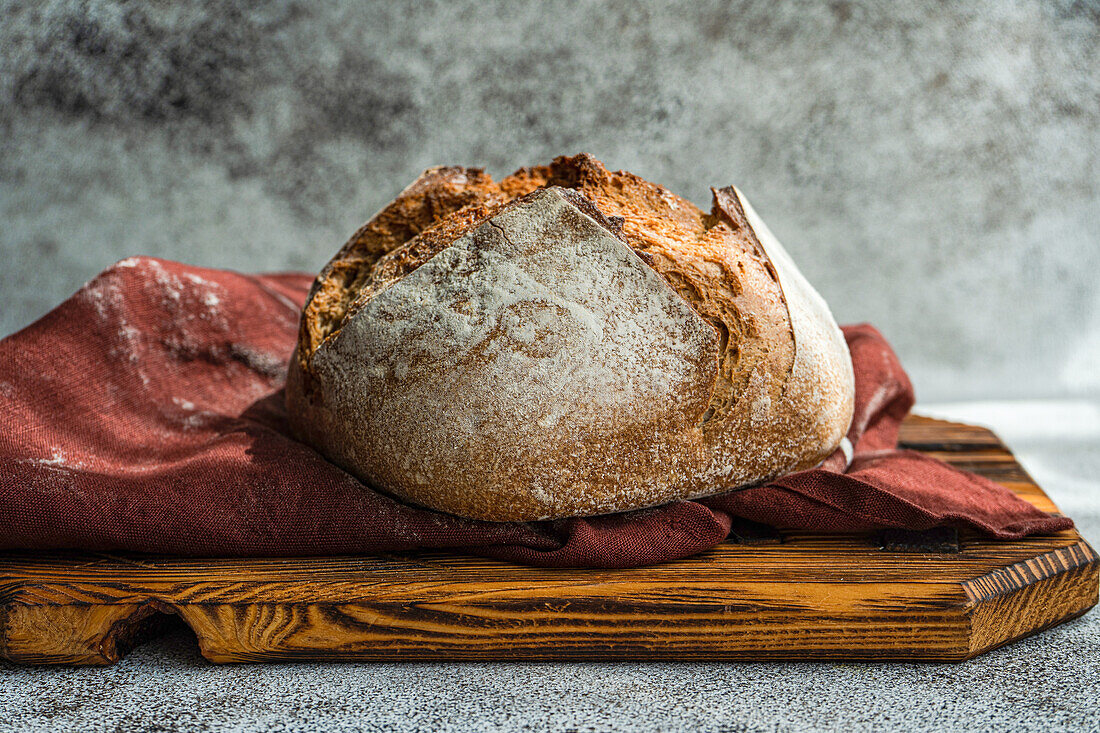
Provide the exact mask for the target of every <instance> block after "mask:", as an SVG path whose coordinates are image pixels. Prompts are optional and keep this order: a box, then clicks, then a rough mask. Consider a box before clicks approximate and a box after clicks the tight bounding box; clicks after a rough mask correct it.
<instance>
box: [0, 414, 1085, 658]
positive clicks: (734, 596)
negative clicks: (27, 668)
mask: <svg viewBox="0 0 1100 733" xmlns="http://www.w3.org/2000/svg"><path fill="white" fill-rule="evenodd" d="M902 443H903V444H904V445H906V446H908V447H910V448H914V449H917V450H921V451H924V452H926V453H929V454H931V455H934V456H936V457H938V458H941V459H943V460H946V461H948V462H949V463H952V464H954V465H956V466H959V467H961V468H965V469H969V470H971V471H976V472H978V473H981V474H983V475H985V476H988V477H989V478H991V479H993V480H995V481H998V482H999V483H1001V484H1003V485H1005V486H1007V487H1009V488H1010V489H1012V490H1013V491H1015V492H1016V493H1017V494H1019V495H1020V496H1022V497H1024V498H1025V499H1027V500H1028V501H1030V502H1031V503H1033V504H1035V505H1036V506H1038V507H1040V508H1041V509H1043V510H1045V511H1056V508H1055V506H1054V504H1053V503H1052V502H1051V501H1050V499H1049V498H1048V497H1047V496H1046V494H1044V493H1043V491H1042V490H1041V489H1040V488H1039V487H1038V486H1037V485H1036V484H1035V483H1034V481H1032V480H1031V478H1030V477H1029V476H1028V475H1027V473H1026V472H1025V471H1024V470H1023V469H1022V468H1021V467H1020V465H1019V464H1018V463H1017V462H1016V460H1015V459H1014V458H1013V456H1012V454H1011V453H1010V452H1009V451H1008V450H1007V449H1006V448H1005V446H1004V445H1003V444H1002V443H1001V442H1000V440H998V439H997V437H996V436H995V435H993V434H992V433H991V432H989V431H988V430H985V429H984V428H977V427H972V426H967V425H958V424H954V423H947V422H941V421H936V420H931V419H928V418H921V417H912V418H910V419H909V420H908V421H907V422H906V423H905V425H904V426H903V430H902ZM738 531H739V532H740V534H741V535H742V540H741V541H729V542H727V543H724V544H723V545H721V546H719V547H717V548H715V549H713V550H711V551H709V552H706V553H704V554H702V555H697V556H695V557H692V558H689V559H686V560H680V561H676V562H670V563H666V564H663V565H659V566H655V567H647V568H637V569H633V570H546V569H538V568H529V567H523V566H519V565H512V564H509V563H505V562H498V561H494V560H485V559H479V558H474V557H467V556H462V555H455V554H450V553H442V552H431V553H421V554H416V555H404V556H396V555H387V556H372V557H328V558H286V559H258V560H236V559H182V558H160V557H156V558H154V557H148V556H134V555H126V556H121V555H107V554H76V553H66V554H50V555H28V554H7V555H0V629H2V635H0V656H3V657H4V658H6V659H9V660H12V661H15V662H23V663H29V664H110V663H112V662H114V661H116V660H118V659H119V657H120V655H121V654H122V653H124V650H125V648H126V647H127V646H128V645H129V644H131V643H133V642H134V641H135V640H137V639H140V638H141V636H142V635H143V633H147V632H148V631H149V629H151V628H156V627H157V625H158V624H157V622H158V621H161V620H163V619H164V618H165V616H164V614H174V615H178V616H179V617H180V618H182V620H183V621H184V622H185V623H186V624H187V625H188V626H189V627H190V628H191V629H192V630H193V631H194V632H195V634H196V636H197V637H198V640H199V646H200V648H201V650H202V653H203V655H204V656H205V657H206V658H207V659H210V660H212V661H215V662H245V661H255V660H265V661H267V660H290V659H296V660H301V659H326V660H336V659H341V660H383V661H390V662H392V661H396V660H503V659H509V660H628V659H629V660H725V659H739V660H750V659H756V660H762V659H790V660H804V659H852V660H856V659H879V660H885V659H893V660H962V659H967V658H970V657H973V656H975V655H977V654H981V653H982V652H984V651H987V650H989V649H992V648H994V647H997V646H1000V645H1002V644H1005V643H1007V642H1010V641H1013V640H1014V639H1019V638H1021V637H1023V636H1027V635H1029V634H1033V633H1035V632H1037V631H1040V630H1042V629H1045V628H1047V627H1050V626H1053V625H1054V624H1058V623H1061V622H1063V621H1066V620H1067V619H1071V618H1074V617H1076V616H1079V615H1081V614H1082V613H1084V612H1085V611H1087V610H1088V609H1089V608H1091V607H1092V606H1093V605H1095V604H1096V602H1097V573H1098V568H1100V561H1098V559H1097V555H1096V553H1095V552H1094V551H1093V549H1092V548H1091V547H1089V545H1088V544H1087V543H1086V542H1084V541H1083V540H1082V539H1081V536H1080V535H1079V534H1078V533H1077V532H1076V531H1067V532H1062V533H1059V534H1057V535H1050V536H1044V537H1032V538H1028V539H1025V540H1020V541H1013V542H998V541H990V540H984V539H980V538H978V537H976V536H973V535H968V534H965V533H963V534H962V535H961V536H959V535H957V534H955V533H954V532H953V531H950V530H948V531H940V532H936V531H933V532H931V533H924V534H922V535H905V534H904V533H901V534H898V533H895V534H887V535H873V536H872V535H853V534H831V535H825V534H807V533H799V532H782V533H780V534H779V535H778V536H769V533H768V532H766V531H765V532H761V531H759V527H756V528H754V527H752V526H751V525H745V526H743V527H741V528H739V529H738ZM772 534H773V535H774V534H775V533H772Z"/></svg>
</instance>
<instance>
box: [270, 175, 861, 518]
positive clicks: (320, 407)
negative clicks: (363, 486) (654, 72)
mask: <svg viewBox="0 0 1100 733" xmlns="http://www.w3.org/2000/svg"><path fill="white" fill-rule="evenodd" d="M712 190H713V189H712ZM713 196H714V201H713V206H712V209H711V212H710V213H709V214H708V213H705V212H703V211H701V210H700V209H698V208H697V207H695V206H694V205H693V204H691V203H690V202H688V201H686V200H684V199H682V198H680V197H678V196H675V195H673V194H672V193H670V192H669V191H668V190H666V189H665V188H664V187H662V186H658V185H655V184H653V183H649V182H647V181H645V180H643V179H641V178H639V177H637V176H635V175H632V174H630V173H626V172H623V171H619V172H614V173H612V172H609V171H607V170H606V169H605V168H604V167H603V166H602V165H601V164H600V163H599V161H597V160H596V159H595V158H593V157H591V156H589V155H584V154H582V155H577V156H574V157H571V158H565V157H563V158H558V159H556V160H554V161H553V162H552V163H551V164H550V165H548V166H540V167H536V168H524V169H521V170H519V171H517V172H516V173H514V174H513V175H511V176H508V177H507V178H505V179H504V180H502V181H500V182H494V181H493V180H492V179H491V178H490V177H489V176H488V175H486V174H485V173H484V172H483V171H481V170H480V169H471V168H456V167H442V168H433V169H431V170H428V171H426V172H425V173H424V174H423V175H422V176H420V178H418V179H417V180H416V181H415V182H413V183H412V185H410V186H409V187H408V188H406V189H405V190H404V191H403V192H402V193H401V194H400V195H399V196H398V197H397V199H396V200H395V201H394V202H393V203H391V204H390V205H388V206H387V207H386V208H384V209H383V210H382V211H381V212H379V213H378V214H377V215H376V216H375V217H374V218H373V219H371V221H370V222H368V223H367V224H366V225H365V226H363V227H362V228H361V229H360V230H359V231H358V232H356V233H355V235H354V236H353V237H352V238H351V240H350V241H349V242H348V243H347V244H346V245H344V247H343V249H341V250H340V252H339V253H338V254H337V255H336V257H334V258H333V259H332V261H331V262H329V263H328V265H327V266H326V267H325V268H324V269H323V270H322V272H321V274H320V275H319V276H318V278H317V280H316V282H315V283H314V285H313V288H312V290H311V292H310V294H309V298H308V300H307V302H306V305H305V308H304V310H303V313H302V322H301V332H300V338H299V341H298V345H297V349H296V351H295V355H294V357H293V358H292V360H291V365H290V372H289V379H288V384H287V407H288V410H289V415H290V422H291V426H292V427H293V429H294V431H295V433H296V434H297V435H298V437H299V438H300V439H301V440H303V441H305V442H307V443H309V444H311V445H313V446H314V447H316V448H317V449H318V450H319V451H321V453H323V454H324V455H326V456H327V457H328V458H329V459H330V460H332V461H334V462H335V463H337V464H339V465H340V466H342V467H344V468H345V469H346V470H348V471H349V472H351V473H352V474H354V475H355V476H357V477H359V478H360V479H362V480H363V481H365V482H367V483H368V484H371V485H372V486H375V487H377V488H379V489H382V490H383V491H386V492H388V493H390V494H393V495H395V496H397V497H400V498H402V499H404V500H406V501H409V502H412V503H415V504H419V505H422V506H426V507H429V508H432V509H437V510H441V511H445V512H450V513H453V514H458V515H461V516H465V517H472V518H477V519H487V520H493V521H527V520H537V519H547V518H557V517H567V516H585V515H593V514H604V513H609V512H618V511H624V510H628V509H638V508H642V507H647V506H653V505H657V504H663V503H666V502H669V501H673V500H677V499H688V498H693V497H699V496H705V495H708V494H715V493H718V492H722V491H727V490H729V489H733V488H736V487H738V486H743V485H746V484H752V483H756V482H760V481H764V480H766V479H769V478H773V477H775V476H778V475H780V474H783V473H787V472H790V471H796V470H800V469H804V468H809V467H811V466H814V465H816V464H817V463H819V462H820V461H821V460H822V459H824V458H825V457H826V456H827V455H829V453H831V452H832V451H833V450H834V449H835V448H836V447H837V445H838V444H839V443H840V440H841V438H842V437H843V436H844V434H845V433H846V432H847V429H848V423H849V422H850V420H851V415H852V401H853V381H852V366H851V360H850V358H849V355H848V350H847V347H846V346H845V343H844V339H843V337H842V335H841V333H840V330H839V329H838V328H837V325H836V323H835V322H834V321H833V318H832V315H831V314H830V313H829V309H828V307H827V306H826V305H825V303H824V301H823V300H822V299H821V297H820V296H819V295H818V294H817V293H816V292H815V291H814V290H813V288H812V287H811V286H810V285H809V283H807V282H806V280H805V279H804V278H803V277H802V275H801V274H800V273H799V271H798V269H797V268H796V267H795V265H794V263H793V262H792V261H791V259H790V257H789V256H788V255H787V253H786V252H785V251H784V250H783V248H782V247H781V246H780V245H779V243H778V242H777V241H776V240H775V238H774V237H773V236H772V234H771V232H769V231H768V229H767V227H766V226H765V225H764V224H763V222H761V221H760V219H759V217H758V216H757V215H756V213H755V212H754V211H753V210H752V207H750V206H749V204H748V202H747V201H745V199H744V197H743V196H742V195H741V194H740V192H738V191H737V190H736V189H734V188H732V187H730V188H723V189H718V190H713Z"/></svg>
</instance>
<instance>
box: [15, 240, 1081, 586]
mask: <svg viewBox="0 0 1100 733" xmlns="http://www.w3.org/2000/svg"><path fill="white" fill-rule="evenodd" d="M311 280H312V278H311V276H309V275H304V274H276V275H254V276H253V275H241V274H238V273H234V272H228V271H222V270H210V269H204V268H198V267H190V266H187V265H183V264H179V263H175V262H168V261H164V260H157V259H151V258H131V259H128V260H124V261H122V262H120V263H118V264H116V265H115V266H113V267H111V268H109V269H108V270H106V271H105V272H103V273H102V274H101V275H99V276H98V277H96V278H95V279H94V280H92V281H91V282H89V283H88V284H87V285H85V286H84V287H83V288H81V290H80V291H79V292H77V293H76V294H75V295H74V296H73V297H71V298H69V299H68V300H67V301H65V302H64V303H62V304H61V305H60V306H58V307H57V308H56V309H55V310H53V311H52V312H50V313H49V314H47V315H46V316H44V317H43V318H42V319H40V320H39V321H37V322H36V323H33V324H32V325H30V326H28V327H27V328H25V329H23V330H22V331H20V332H18V333H16V334H14V335H12V336H10V337H8V338H6V339H4V340H3V341H0V549H7V550H14V549H33V550H39V549H59V548H69V549H82V550H97V551H117V550H130V551H138V552H149V553H167V554H176V555H207V556H209V555H215V556H279V555H283V556H291V555H328V554H347V553H373V552H387V551H403V550H411V549H414V548H429V547H436V548H439V547H451V548H464V549H465V550H467V551H469V552H472V553H477V554H484V555H491V556H494V557H498V558H503V559H508V560H513V561H517V562H522V563H528V564H532V565H543V566H574V567H580V566H588V567H632V566H638V565H646V564H652V563H657V562H661V561H665V560H671V559H674V558H679V557H685V556H688V555H692V554H694V553H697V552H700V551H702V550H705V549H707V548H709V547H712V546H713V545H715V544H717V543H719V542H721V541H722V540H723V539H725V537H726V536H727V534H728V533H729V531H730V524H731V519H732V517H743V518H747V519H751V520H755V521H760V522H765V523H768V524H771V525H774V526H777V527H781V528H792V529H809V530H838V531H844V530H848V531H863V530H874V529H880V528H887V527H899V528H907V529H914V530H917V529H926V528H930V527H932V526H935V525H939V524H950V525H955V526H959V527H969V528H972V529H975V530H978V531H980V532H983V533H984V534H986V535H989V536H992V537H999V538H1018V537H1022V536H1024V535H1028V534H1032V533H1037V532H1052V531H1057V530H1062V529H1066V528H1069V527H1071V526H1072V522H1071V521H1070V520H1069V519H1067V518H1065V517H1057V516H1051V515H1047V514H1045V513H1043V512H1041V511H1039V510H1037V509H1035V508H1034V507H1032V506H1031V505H1030V504H1028V503H1027V502H1025V501H1023V500H1021V499H1018V498H1017V497H1016V496H1014V495H1013V494H1012V493H1011V492H1010V491H1008V490H1007V489H1004V488H1002V487H1000V486H998V485H997V484H995V483H993V482H991V481H988V480H986V479H984V478H982V477H980V476H976V475H973V474H970V473H965V472H962V471H958V470H956V469H953V468H951V467H950V466H947V465H946V464H944V463H941V462H939V461H936V460H933V459H932V458H929V457H927V456H924V455H921V454H919V453H915V452H911V451H899V450H896V449H895V447H896V443H897V434H898V426H899V424H900V422H901V420H902V418H904V417H905V415H906V413H907V412H908V410H909V408H910V407H911V405H912V403H913V391H912V387H911V386H910V383H909V380H908V378H907V377H906V375H905V372H904V371H903V370H902V368H901V365H900V364H899V363H898V360H897V358H896V357H895V355H894V353H893V352H892V351H891V349H890V347H889V345H888V344H887V343H886V341H885V340H884V339H883V338H882V336H881V335H879V333H878V332H877V331H875V329H874V328H872V327H871V326H867V325H861V326H850V327H846V328H845V329H844V332H845V336H846V337H847V339H848V345H849V348H850V349H851V352H852V359H853V363H854V365H855V373H856V412H855V419H854V421H853V424H852V428H851V430H850V431H849V434H848V437H849V439H850V441H851V443H852V445H853V446H855V459H854V461H853V462H852V464H851V466H849V467H847V470H845V463H846V459H845V456H844V454H843V453H842V452H841V451H840V450H838V451H837V452H836V453H835V454H834V455H833V456H831V457H830V458H829V459H828V460H827V461H826V462H825V464H824V465H823V466H822V467H820V468H817V469H814V470H810V471H803V472H801V473H798V474H793V475H789V476H786V477H783V478H781V479H779V480H777V481H774V482H772V483H771V484H768V485H766V486H757V487H753V488H748V489H741V490H737V491H733V492H730V493H726V494H724V495H720V496H715V497H711V498H708V499H703V500H699V501H685V502H676V503H673V504H669V505H666V506H663V507H658V508H655V509H647V510H642V511H638V512H631V513H626V514H618V515H611V516H604V517H595V518H589V519H567V520H561V521H554V522H536V523H507V524H498V523H489V522H478V521H471V520H465V519H461V518H458V517H453V516H450V515H447V514H441V513H438V512H433V511H428V510H424V509H418V508H415V507H412V506H408V505H405V504H402V503H400V502H398V501H395V500H394V499H392V498H390V497H388V496H386V495H385V494H382V493H380V492H378V491H375V490H372V489H371V488H369V487H366V486H364V485H363V484H361V483H360V482H359V481H357V480H356V479H354V478H352V477H351V476H349V475H348V474H347V473H345V472H344V471H342V470H340V469H339V468H337V467H336V466H334V465H333V464H331V463H329V462H327V461H326V460H325V459H324V458H322V457H321V456H320V455H319V454H318V453H316V452H315V451H313V450H312V449H311V448H309V447H308V446H306V445H303V444H301V443H298V442H296V441H295V440H293V439H292V438H291V437H290V435H289V431H288V428H287V420H286V414H285V411H284V408H283V394H282V386H283V380H284V377H285V374H286V363H287V361H288V359H289V357H290V354H291V351H292V349H293V346H294V341H295V338H296V335H297V331H298V315H299V308H300V306H301V304H302V302H303V301H304V299H305V296H306V292H307V290H308V288H309V285H310V282H311Z"/></svg>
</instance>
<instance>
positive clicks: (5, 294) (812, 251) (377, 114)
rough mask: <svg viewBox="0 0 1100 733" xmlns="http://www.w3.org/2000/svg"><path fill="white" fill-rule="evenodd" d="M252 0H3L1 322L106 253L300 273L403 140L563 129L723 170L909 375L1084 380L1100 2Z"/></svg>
mask: <svg viewBox="0 0 1100 733" xmlns="http://www.w3.org/2000/svg"><path fill="white" fill-rule="evenodd" d="M251 5H253V3H247V2H237V3H233V2H210V3H199V2H178V3H168V2H158V3H128V4H127V3H105V2H72V1H64V0H63V1H55V2H40V1H32V0H23V1H19V0H3V2H0V17H3V18H4V22H3V23H2V24H0V258H2V260H0V261H2V263H3V264H2V266H0V295H2V298H3V303H4V305H3V307H2V308H0V334H6V333H9V332H11V331H13V330H15V329H17V328H19V327H22V326H23V325H25V324H27V323H29V322H30V321H31V320H33V319H34V318H36V317H38V316H40V315H41V314H42V313H44V312H45V311H46V310H47V309H49V308H50V307H51V306H52V305H53V304H55V303H57V302H58V301H60V300H61V299H62V298H64V297H65V296H67V295H68V294H69V293H70V292H71V291H72V290H74V289H75V288H76V287H78V286H79V285H80V284H81V283H82V282H83V281H84V280H86V279H87V278H89V277H91V276H92V275H94V274H95V273H96V272H97V271H98V270H99V269H101V268H102V267H104V266H106V265H107V264H109V263H111V262H112V261H114V260H117V259H119V258H122V257H125V256H127V255H131V254H153V255H157V256H162V257H168V258H174V259H180V260H183V261H186V262H190V263H196V264H203V265H212V266H222V267H233V268H239V269H244V270H257V269H260V270H275V269H283V268H300V269H306V270H316V269H318V268H319V267H320V266H321V265H322V264H323V263H324V261H325V260H326V259H327V258H328V257H329V256H330V255H331V254H332V253H333V252H334V251H335V250H336V248H337V247H338V246H339V245H340V244H341V243H342V242H343V240H344V239H345V238H346V236H347V235H348V234H349V233H350V232H351V231H352V230H353V229H354V228H355V227H356V226H357V225H358V224H359V223H360V222H362V221H363V220H364V219H366V218H367V217H368V216H369V215H370V214H372V213H373V212H374V211H375V210H376V209H377V208H379V207H380V206H381V205H382V204H383V203H385V202H386V201H387V200H388V199H390V198H391V197H392V196H393V195H394V194H395V193H396V192H397V191H399V190H400V189H401V188H402V187H403V186H404V185H405V184H406V183H407V182H408V181H409V180H410V179H411V178H413V177H414V176H415V175H416V174H417V173H418V172H419V171H420V170H421V169H423V168H425V167H427V166H430V165H433V164H438V163H462V164H470V165H482V166H485V167H487V168H488V169H489V170H490V172H492V173H493V174H494V175H497V174H501V175H502V174H505V173H507V172H509V171H511V170H512V169H514V168H515V167H517V166H519V165H523V164H531V163H538V162H543V161H546V160H548V159H549V158H550V157H552V156H553V155H555V154H559V153H567V152H576V151H580V150H587V151H590V152H592V153H594V154H595V155H597V156H598V157H600V158H602V159H603V160H604V161H605V162H606V163H607V164H608V165H609V166H610V167H616V168H618V167H622V168H627V169H630V170H633V171H635V172H637V173H640V174H642V175H644V176H646V177H649V178H651V179H654V180H657V181H659V182H663V183H665V184H666V185H668V186H669V187H670V188H671V189H673V190H675V191H677V192H679V193H681V194H684V195H686V196H688V197H689V198H691V199H693V200H695V201H696V202H699V203H703V204H706V203H707V199H708V192H707V187H708V186H710V185H724V184H728V183H736V184H738V185H739V186H741V187H742V188H743V190H745V191H746V192H747V193H748V194H749V196H750V198H751V199H752V200H753V201H754V202H755V203H756V206H757V208H758V210H760V212H761V214H762V215H763V216H764V217H765V219H766V220H768V221H769V222H770V223H771V224H772V227H773V229H774V230H775V231H776V233H777V234H778V235H779V236H780V238H781V239H782V240H783V241H784V242H785V243H786V244H787V246H788V248H789V249H790V250H791V251H792V253H793V254H794V256H795V258H796V260H797V261H799V262H800V263H801V265H802V267H803V269H804V271H805V272H806V274H807V275H808V276H809V278H810V279H811V281H812V282H814V283H815V284H816V285H817V286H818V287H819V289H820V290H821V291H822V293H823V294H824V295H825V296H826V298H827V299H828V300H829V302H830V303H831V304H832V306H833V309H834V311H835V313H836V315H837V317H838V319H840V320H842V321H854V320H870V321H872V322H874V323H876V324H878V325H879V326H880V327H881V328H882V329H883V330H884V331H885V332H886V334H887V335H888V336H889V337H890V338H891V339H892V340H893V342H894V343H895V344H896V346H897V348H898V349H899V350H900V352H901V354H902V356H903V359H904V361H905V363H906V364H907V365H908V367H909V368H910V370H911V371H912V373H913V375H914V377H915V379H916V382H917V386H918V390H919V392H920V394H921V395H922V396H923V397H924V398H926V399H937V400H942V399H952V398H962V397H980V396H990V395H1001V396H1005V395H1017V396H1018V395H1066V394H1090V395H1096V394H1100V288H1098V286H1097V284H1096V280H1097V277H1098V274H1100V163H1098V161H1100V57H1098V51H1097V49H1098V48H1100V4H1098V3H1096V2H1074V3H1070V2H1054V1H1052V0H1028V1H1020V2H1005V1H1002V0H997V1H996V2H969V3H958V4H943V3H939V2H933V1H932V0H921V1H918V2H908V3H870V4H864V3H859V2H846V1H840V2H832V3H826V2H820V3H789V4H776V3H772V2H759V3H754V2H740V3H732V4H726V3H702V2H686V3H682V4H678V5H676V4H670V5H665V4H657V3H643V4H638V3H632V2H617V3H610V2H609V3H591V2H589V3H559V2H540V3H530V4H523V5H522V6H521V5H520V4H513V3H510V2H478V3H463V2H444V3H438V4H433V3H427V2H421V3H413V4H407V5H405V4H400V3H346V4H329V3H312V2H301V3H294V2H278V3H271V4H262V5H264V7H263V9H258V10H253V9H250V7H249V6H251ZM257 5H260V4H257Z"/></svg>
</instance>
